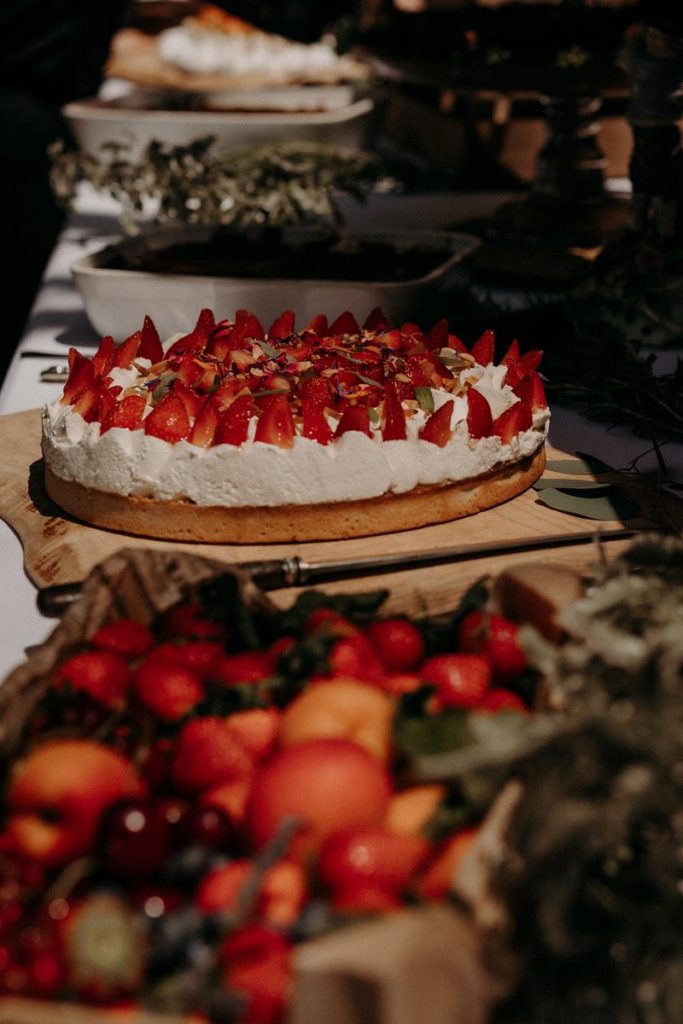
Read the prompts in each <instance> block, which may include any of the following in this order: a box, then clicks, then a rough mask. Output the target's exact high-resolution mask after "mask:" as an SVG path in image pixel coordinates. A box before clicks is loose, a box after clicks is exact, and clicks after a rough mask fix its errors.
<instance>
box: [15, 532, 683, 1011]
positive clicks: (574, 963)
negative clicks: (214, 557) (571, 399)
mask: <svg viewBox="0 0 683 1024" xmlns="http://www.w3.org/2000/svg"><path fill="white" fill-rule="evenodd" d="M682 561H683V553H682V551H681V546H680V543H679V542H676V541H662V540H658V539H657V540H656V539H654V538H644V539H643V540H641V541H640V542H639V543H638V544H636V546H635V547H634V548H633V549H632V550H631V552H629V553H628V554H627V556H625V557H622V558H621V559H620V560H618V562H617V563H615V564H614V565H613V566H611V567H606V566H605V565H603V566H602V568H597V569H596V575H595V578H594V580H593V581H592V583H591V585H590V587H589V589H588V591H586V584H585V581H584V580H583V579H582V578H581V577H580V576H579V575H578V574H576V573H573V572H571V571H569V570H563V569H562V568H561V567H560V568H559V569H558V568H553V567H549V566H547V565H546V566H536V567H533V568H530V567H528V566H526V567H523V568H522V569H520V570H518V569H516V568H515V567H514V566H513V567H510V568H509V570H508V571H507V572H506V573H504V574H503V575H502V576H501V577H499V579H498V580H496V581H494V582H493V583H490V584H484V583H482V584H480V585H479V586H478V587H477V588H475V589H474V590H472V591H471V592H469V593H468V595H467V596H466V598H465V599H464V600H463V601H461V602H459V603H458V604H457V606H456V607H453V608H452V609H451V611H450V612H449V613H448V614H446V615H444V616H439V617H438V618H435V619H424V618H422V617H420V615H419V614H418V613H417V612H416V609H415V607H412V608H411V609H410V614H402V615H391V616H382V613H381V604H382V600H383V597H384V596H385V595H384V594H382V593H380V592H366V593H365V594H364V595H362V596H358V595H356V596H354V597H349V596H348V595H347V596H345V597H339V596H337V597H330V596H329V595H325V594H323V593H321V592H316V591H307V592H304V594H303V595H301V596H300V597H299V598H298V599H297V600H296V602H295V603H294V604H293V605H290V606H289V607H288V608H286V609H284V610H282V609H278V608H277V607H276V606H275V605H274V604H273V603H272V602H271V599H270V597H269V596H268V595H267V594H265V593H263V592H262V591H260V590H259V589H258V588H257V587H256V586H255V585H254V583H253V582H252V580H251V579H250V577H249V576H248V575H247V574H245V573H243V572H242V573H240V572H226V571H225V567H224V566H217V565H216V564H215V563H211V562H209V561H206V560H203V559H199V558H196V557H193V556H185V555H179V554H177V553H168V552H167V553H153V552H134V553H127V554H121V555H117V556H115V557H114V558H112V559H110V560H109V561H108V562H105V563H103V564H102V565H101V566H100V567H98V570H97V571H96V572H95V573H93V574H92V576H91V577H90V578H89V579H88V581H86V584H85V589H84V593H83V596H82V599H81V600H80V601H79V602H78V603H77V604H76V605H74V606H72V608H70V609H69V611H68V612H67V613H66V615H65V617H64V619H63V620H62V622H61V623H60V625H59V627H58V628H57V630H56V631H55V633H54V634H53V635H52V637H51V638H50V639H49V640H48V641H47V643H46V644H45V645H43V647H41V648H40V649H38V650H37V651H36V652H35V653H34V654H33V655H32V656H31V658H30V659H29V661H28V662H27V663H26V664H25V665H24V666H21V667H20V668H19V669H17V670H16V671H15V672H14V673H13V674H12V675H11V676H10V677H9V678H8V679H7V680H6V681H5V683H4V684H3V686H2V689H0V711H1V712H2V714H1V715H0V721H1V723H2V725H1V727H0V749H1V750H2V754H3V763H4V764H5V766H6V767H5V769H4V773H3V780H2V786H3V817H2V823H1V832H0V864H1V866H2V896H3V903H2V918H1V922H2V943H1V944H0V951H1V955H2V957H3V971H2V974H0V986H1V987H2V998H1V999H0V1020H2V1021H3V1022H4V1021H5V1020H7V1021H28V1020H37V1019H38V1018H40V1019H41V1020H45V1021H50V1022H51V1021H52V1020H53V1019H54V1020H55V1021H56V1020H67V1021H70V1020H71V1019H72V1018H71V1016H70V1013H73V1020H74V1021H75V1020H79V1021H80V1020H82V1021H84V1022H90V1021H92V1022H94V1021H103V1020H108V1019H110V1014H111V1019H112V1020H116V1019H121V1014H123V1015H124V1019H132V1020H136V1019H138V1017H137V1016H136V1015H137V1014H143V1012H144V1013H145V1014H150V1015H151V1016H149V1017H148V1016H145V1017H144V1019H145V1020H157V1019H159V1020H161V1021H163V1020H164V1019H168V1017H166V1018H164V1015H166V1014H169V1013H170V1014H174V1015H175V1017H174V1018H172V1019H176V1020H177V1019H179V1018H180V1017H183V1016H184V1015H186V1016H187V1015H193V1016H192V1017H191V1019H193V1020H195V1019H196V1020H204V1021H212V1022H217V1024H218V1022H221V1024H222V1022H227V1021H234V1022H240V1021H244V1022H249V1024H261V1022H264V1024H265V1022H268V1024H276V1022H278V1021H280V1020H285V1019H286V1020H288V1021H293V1022H296V1024H299V1022H300V1024H308V1022H312V1021H314V1020H316V1019H317V1013H319V1008H320V1006H321V1005H323V1002H324V1005H325V1006H326V1008H327V1007H328V1005H329V1008H330V1019H331V1020H333V1021H334V1022H335V1024H337V1022H341V1021H348V1020H355V1019H359V1020H360V1019H363V1020H364V1021H375V1020H377V1021H379V1020H381V1021H391V1022H393V1021H402V1020H404V1019H405V1018H404V1016H402V1015H401V1010H400V1009H399V1004H400V1003H401V1001H402V1000H403V999H407V1000H408V1003H409V1004H410V1005H412V1007H413V1019H414V1020H418V1021H422V1020H424V1021H425V1024H427V1021H432V1020H434V1019H435V1017H434V1015H433V1014H434V1013H435V1012H437V1011H438V1010H439V1009H444V1008H446V1010H447V1012H448V1014H449V1016H448V1020H452V1021H453V1022H454V1024H460V1022H462V1024H465V1022H467V1024H471V1022H473V1021H477V1022H479V1021H486V1020H488V1019H489V1013H490V1011H491V1008H492V1007H493V1005H494V1004H495V1003H497V1002H500V1001H501V1000H506V999H507V998H508V997H509V995H510V993H512V992H514V991H515V990H517V996H516V997H515V998H517V999H520V998H521V999H522V1000H524V998H525V991H526V990H525V987H524V984H525V983H524V981H523V980H522V982H521V988H520V978H522V979H524V978H525V977H528V978H530V979H531V981H532V982H533V985H534V992H535V993H536V995H537V997H538V1000H539V1006H542V1007H543V1008H544V1012H546V1011H548V1010H549V1009H550V1007H551V1005H552V1000H553V999H555V1000H557V998H558V993H560V992H562V993H563V995H564V997H565V998H566V999H567V1001H568V1002H567V1007H566V1008H567V1012H568V1015H567V1016H566V1017H565V1018H563V1019H566V1020H567V1021H572V1022H573V1021H575V1020H576V1021H579V1020H582V1019H585V1018H582V1017H581V1016H580V1015H578V1016H577V1015H576V1014H575V1011H576V1013H579V1014H580V1007H581V1005H583V1000H585V999H586V998H587V997H589V996H590V994H591V992H592V995H593V998H595V992H596V990H597V991H600V992H601V993H602V994H603V995H604V996H605V998H610V999H615V1000H617V999H618V1000H623V999H625V1000H626V1002H625V1003H624V1004H623V1006H622V1003H620V1002H614V1003H610V1006H611V1007H614V1008H615V1010H616V1012H618V1013H619V1014H620V1015H619V1016H613V1017H610V1018H607V1017H604V1016H602V1017H601V1016H599V1015H596V1016H594V1017H593V1018H591V1019H594V1020H596V1021H603V1020H607V1019H609V1020H619V1021H620V1022H621V1021H622V1020H624V1021H626V1020H628V1019H633V1018H629V1017H628V1016H625V1015H624V1014H623V1013H622V1012H621V1011H622V1009H624V1007H625V1009H626V1010H628V1009H629V1007H630V1006H631V1004H630V1002H629V1000H630V999H634V998H635V996H634V995H633V992H632V991H631V988H630V987H629V985H630V982H629V981H628V980H627V979H628V976H629V968H628V965H629V964H630V965H631V966H632V968H633V970H634V972H635V973H634V977H635V978H636V979H640V981H641V985H642V984H643V979H645V980H648V979H650V981H649V983H650V984H651V986H652V989H651V990H655V985H658V986H659V987H660V989H662V990H663V991H664V993H665V994H666V992H668V989H669V988H670V987H671V985H672V984H673V981H672V980H671V978H669V977H668V975H666V974H664V976H663V977H661V976H659V975H658V974H657V971H658V970H660V969H661V968H662V962H663V958H665V956H673V954H674V953H675V952H676V950H677V948H678V947H677V946H674V947H673V951H672V947H671V943H670V936H669V932H668V930H667V928H668V926H667V924H666V920H664V919H661V920H660V919H659V918H657V921H658V923H657V925H655V924H654V921H651V923H650V927H649V928H648V933H647V949H646V950H644V949H643V938H644V937H643V935H642V927H641V928H640V931H638V930H637V929H635V924H634V918H635V919H636V920H637V918H638V914H639V913H642V912H643V908H644V907H645V906H651V907H652V908H653V910H652V912H653V913H654V912H655V910H657V911H659V910H661V909H662V906H663V905H664V904H666V903H667V902H668V901H671V914H673V918H672V921H673V920H674V919H675V915H676V913H677V912H678V911H677V909H676V908H678V909H680V899H681V897H680V891H679V892H678V893H676V877H677V874H676V872H675V871H674V872H673V874H671V873H670V872H669V870H668V867H667V865H668V864H669V863H670V860H669V858H670V857H671V856H675V846H676V842H677V840H676V835H677V832H676V826H675V821H674V818H675V815H674V816H673V817H667V815H673V811H672V810H671V807H672V801H674V798H676V794H677V793H678V790H679V788H680V783H679V782H676V780H675V778H673V777H671V776H669V781H668V782H667V783H666V785H664V783H663V778H664V773H665V771H666V770H667V769H668V768H670V767H671V759H672V758H674V757H676V756H678V755H677V754H676V750H677V749H678V747H676V745H675V744H674V747H673V748H672V747H671V743H670V740H671V738H672V736H671V732H672V729H673V727H674V724H675V722H676V721H678V717H676V716H677V715H678V716H679V712H677V711H676V708H677V703H676V701H677V698H676V697H675V696H674V695H673V694H672V692H671V688H670V686H669V684H668V682H667V680H670V679H671V678H672V672H673V673H674V674H675V672H676V668H675V664H674V657H675V649H676V643H675V639H674V638H673V636H672V633H671V625H672V616H673V618H675V606H676V601H677V599H678V595H679V592H680V586H681V583H680V565H681V563H682ZM456 574H457V567H456V568H455V570H454V575H456ZM644 592H647V593H649V594H650V595H651V600H650V601H649V602H645V600H644V598H643V593H644ZM646 605H647V611H646ZM519 620H522V621H521V622H520V621H519ZM638 634H640V636H638ZM606 636H609V637H610V640H611V644H610V645H609V646H608V648H607V649H603V650H600V647H599V645H600V643H601V642H603V643H604V640H605V637H606ZM617 666H619V667H618V668H617ZM645 678H649V679H650V690H649V693H648V694H647V695H644V693H643V690H642V683H643V680H644V679H645ZM648 705H649V708H650V710H649V711H648ZM629 709H630V710H631V712H632V715H631V717H632V718H633V717H634V715H635V717H637V719H638V724H637V726H635V727H633V728H632V727H631V724H630V720H629V716H628V715H627V714H626V712H627V711H628V710H629ZM663 710H666V712H667V715H668V716H673V717H672V718H671V719H670V721H671V726H669V725H668V724H663V723H668V722H669V718H668V717H666V718H663V719H661V718H659V717H658V716H659V714H660V713H661V712H662V711H663ZM655 725H656V728H657V729H658V730H659V732H660V738H659V740H657V741H655V740H653V729H654V728H655ZM596 744H597V746H596ZM678 746H680V741H679V743H678ZM570 750H574V751H575V752H576V758H577V759H576V760H575V759H574V757H573V756H572V755H571V754H569V753H568V752H569V751H570ZM342 778H343V780H344V785H343V786H340V779H342ZM596 786H599V788H598V789H596ZM655 792H657V793H658V796H657V803H656V808H655V810H654V811H652V804H651V803H650V801H651V800H652V799H653V795H654V793H655ZM619 793H620V794H621V803H620V804H618V806H616V807H615V805H614V803H613V801H614V798H615V797H616V796H617V795H618V794H619ZM679 795H680V794H679ZM676 799H677V798H676ZM605 801H607V802H605ZM610 801H611V802H610ZM644 802H645V803H644ZM572 806H573V807H574V808H575V810H576V809H578V808H581V809H582V810H581V813H580V814H579V815H578V816H577V815H576V814H575V816H574V818H572V817H571V816H569V818H567V812H568V810H569V808H570V807H572ZM676 806H678V805H677V804H676ZM608 807H611V808H612V815H611V817H609V820H605V821H603V823H602V824H601V823H600V822H601V819H602V818H604V817H605V815H606V813H607V812H606V808H608ZM651 811H652V813H654V814H655V815H656V817H657V820H658V822H659V829H658V831H657V832H652V829H651V826H650V825H649V824H648V821H649V819H650V817H651ZM665 823H670V824H671V825H672V831H671V832H670V833H669V832H668V831H667V830H666V828H665ZM586 830H588V834H590V835H591V836H592V840H591V842H590V843H589V844H588V846H590V847H591V849H590V850H589V849H588V847H586V848H585V852H582V850H584V847H583V846H582V845H579V846H575V845H573V844H576V843H577V842H580V843H583V842H584V841H585V831H586ZM534 835H537V836H538V841H539V842H541V843H542V846H539V845H538V843H535V842H534ZM582 837H583V838H582ZM620 850H621V854H619V851H620ZM627 854H628V857H627ZM619 855H621V856H622V857H627V859H626V860H625V861H624V864H625V865H626V864H627V863H628V864H629V867H628V868H626V867H624V868H623V869H621V868H619V867H616V868H614V867H613V868H611V869H610V868H609V863H610V858H611V857H614V856H617V857H618V856H619ZM567 856H571V858H572V863H573V864H574V870H575V872H576V875H575V876H574V875H571V876H568V875H567V871H566V865H567V861H566V859H565V858H566V857H567ZM596 857H597V858H598V861H597V863H596V860H595V858H596ZM631 858H632V859H631ZM653 858H654V859H653ZM581 879H584V881H585V884H586V886H587V887H586V888H585V890H584V889H583V888H582V887H581V886H582V884H583V883H582V882H581V881H580V880H581ZM636 879H639V880H640V881H639V882H638V883H637V885H636V886H635V887H634V883H635V880H636ZM598 881H599V882H600V883H601V884H600V885H599V886H597V882H598ZM655 881H658V883H659V884H660V889H659V891H658V892H656V893H655V892H654V891H653V890H652V888H651V886H652V885H654V883H655ZM548 886H549V887H550V888H548ZM596 886H597V888H596ZM638 886H641V887H642V888H638ZM567 889H569V890H571V897H572V900H573V901H575V902H572V904H571V905H570V906H569V905H565V904H564V903H563V900H564V899H565V898H566V895H567V894H566V891H565V890H567ZM608 892H609V896H610V898H609V900H607V899H606V894H607V893H608ZM553 900H555V902H553ZM598 908H601V914H602V917H600V918H597V917H596V916H595V915H596V914H597V912H598ZM520 913H522V915H523V916H522V917H521V918H517V919H516V923H515V916H514V915H515V914H520ZM548 914H550V916H548ZM576 914H578V915H579V916H578V917H577V916H576ZM582 915H583V916H582ZM585 915H588V917H586V916H585ZM591 915H592V916H591ZM667 920H668V919H667ZM588 921H592V924H590V925H589V924H588V923H587V922H588ZM522 924H523V927H522ZM558 929H560V931H558ZM625 929H628V930H627V931H625ZM560 935H562V939H561V941H560ZM615 936H616V938H614V937H615ZM628 942H630V946H629V948H628V955H627V957H624V955H623V953H622V947H623V946H624V944H625V943H628ZM558 943H559V944H558ZM373 950H374V952H372V951H373ZM602 957H604V959H601V958H602ZM539 958H540V959H539ZM541 965H543V971H541V969H540V968H541ZM563 971H564V974H563ZM547 972H550V973H552V972H555V977H554V978H553V979H552V980H551V981H549V980H548V977H539V975H544V974H545V973H547ZM667 979H668V980H667ZM667 986H668V988H667ZM674 987H675V986H674ZM657 991H659V989H657ZM520 992H521V996H520ZM392 993H393V1002H392ZM397 993H399V996H400V998H399V1000H398V1002H397V1001H396V994H397ZM528 996H529V992H528V991H526V997H527V998H528ZM373 1000H374V1002H373ZM76 1004H79V1006H78V1010H76V1009H75V1006H76ZM380 1004H381V1005H382V1006H383V1009H382V1010H381V1011H380V1010H379V1009H378V1005H380ZM506 1005H508V1004H506ZM510 1005H513V1006H514V998H513V1003H512V1004H510ZM555 1005H557V1004H556V1003H555ZM373 1006H374V1009H373ZM88 1007H89V1008H90V1009H89V1010H88ZM316 1007H317V1010H316ZM417 1007H420V1008H421V1011H422V1015H421V1013H420V1012H417V1009H416V1008H417ZM577 1007H578V1009H577ZM72 1008H73V1009H72ZM53 1011H54V1013H53ZM570 1011H571V1014H574V1015H571V1014H570ZM503 1013H505V1010H503ZM65 1014H66V1016H65ZM155 1015H159V1016H158V1017H157V1016H155ZM140 1019H142V1016H141V1017H140ZM188 1019H190V1017H189V1016H188ZM500 1019H501V1020H505V1021H506V1024H507V1021H512V1020H515V1019H519V1018H517V1017H514V1015H513V1016H508V1017H505V1016H504V1015H503V1017H501V1018H500ZM526 1019H529V1020H531V1021H539V1022H540V1021H541V1020H547V1019H548V1017H547V1016H546V1017H542V1016H534V1015H531V1014H530V1015H529V1016H528V1017H527V1018H526Z"/></svg>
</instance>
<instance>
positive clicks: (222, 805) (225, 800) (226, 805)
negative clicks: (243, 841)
mask: <svg viewBox="0 0 683 1024" xmlns="http://www.w3.org/2000/svg"><path fill="white" fill-rule="evenodd" d="M250 791H251V779H233V780H232V781H230V782H221V783H219V784H218V785H217V786H212V788H211V789H205V790H204V792H203V793H202V795H201V797H200V803H201V805H202V807H218V808H219V809H220V810H221V811H223V813H224V814H226V815H227V817H228V818H229V819H230V821H231V822H232V824H233V825H236V826H239V825H242V824H243V823H244V817H245V814H246V810H247V800H248V799H249V793H250Z"/></svg>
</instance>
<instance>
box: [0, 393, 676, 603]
mask: <svg viewBox="0 0 683 1024" xmlns="http://www.w3.org/2000/svg"><path fill="white" fill-rule="evenodd" d="M0 453H1V456H2V462H3V465H4V472H3V474H2V479H1V481H0V517H2V518H3V519H4V520H5V521H6V522H7V523H8V524H9V525H10V526H11V527H12V529H13V530H14V531H15V532H16V534H17V535H18V537H19V539H20V540H21V543H22V545H23V549H24V562H25V568H26V572H27V574H28V576H29V578H30V579H31V580H32V582H33V583H34V584H35V585H36V586H37V587H39V588H42V587H46V586H50V585H52V584H58V583H68V582H73V581H80V580H82V579H83V578H84V577H85V576H86V575H87V573H88V572H89V571H90V570H91V568H92V567H93V566H94V565H95V564H96V563H97V562H100V561H101V560H102V559H103V558H106V557H107V556H108V555H111V554H113V553H114V552H115V551H119V550H121V549H122V548H126V547H127V548H139V547H147V548H156V549H169V548H174V549H180V550H185V551H191V552H193V553H195V554H201V555H205V556H207V557H209V558H214V559H218V560H219V561H223V562H226V563H228V564H239V563H241V562H247V561H254V560H257V559H263V558H268V559H273V558H278V557H283V556H285V555H288V556H292V555H299V556H300V557H301V558H304V559H305V560H306V561H308V562H316V561H321V560H327V559H332V558H360V557H368V556H374V555H378V554H398V553H409V552H415V551H425V550H438V549H440V548H441V549H444V548H449V547H453V546H454V545H459V546H462V545H465V546H467V545H474V544H481V543H492V542H496V543H498V544H500V543H505V542H506V541H512V540H517V539H520V538H534V537H538V536H541V535H553V536H554V535H561V534H568V533H576V532H579V531H585V533H586V540H587V543H586V545H580V546H578V547H571V548H558V549H557V550H556V551H554V550H551V551H545V552H543V553H542V554H541V553H539V552H534V551H531V552H527V553H524V554H519V553H516V554H510V555H507V556H506V555H497V556H496V557H486V558H479V559H476V560H473V561H466V562H463V563H462V564H461V565H460V566H459V570H458V572H457V573H454V571H453V566H451V567H450V569H446V567H437V568H427V569H417V570H411V571H410V573H406V572H402V573H401V572H399V573H396V572H394V573H388V574H386V575H383V576H380V577H374V578H373V580H372V582H371V583H370V586H372V587H374V586H381V587H388V588H389V589H390V590H391V591H392V595H393V594H394V592H396V598H397V600H399V599H400V592H401V591H402V589H405V586H406V578H407V577H409V578H410V579H409V584H410V589H411V592H412V594H413V595H414V594H415V593H417V594H418V595H419V598H418V600H419V601H420V602H422V604H423V606H424V611H425V612H428V613H432V614H433V613H437V612H439V611H442V610H443V609H444V608H447V607H452V606H453V598H454V587H455V589H456V590H457V591H464V590H465V589H466V588H467V587H468V586H469V585H470V584H471V583H472V582H474V581H475V580H476V579H478V578H480V577H481V576H483V575H485V574H487V573H494V574H495V573H497V572H499V571H500V570H501V569H503V568H504V567H505V566H506V564H509V563H510V562H511V561H515V562H520V561H539V560H543V561H545V562H552V561H555V562H561V563H562V564H564V565H572V566H574V567H576V568H579V569H582V570H583V569H585V568H587V567H588V566H589V565H590V564H591V563H592V562H594V561H595V559H596V555H597V551H596V547H595V545H594V544H592V543H591V540H592V538H593V537H595V536H596V535H598V534H599V532H600V530H601V529H605V530H607V529H619V528H620V527H622V526H623V528H624V529H633V528H638V529H640V528H645V529H647V528H651V527H652V526H657V525H662V523H661V515H662V511H661V508H659V507H658V506H657V504H656V502H655V497H654V496H653V495H650V494H649V493H648V492H646V491H645V490H643V489H642V488H641V487H640V485H639V484H638V482H637V481H634V480H632V479H630V478H624V479H623V480H621V479H620V482H622V483H623V484H624V487H625V489H626V490H627V491H628V492H629V496H630V497H632V498H635V499H636V500H637V501H638V503H639V505H640V507H641V508H642V509H643V510H644V515H643V516H642V517H641V518H639V519H637V520H632V521H630V522H628V523H627V524H622V523H620V522H618V521H613V522H604V523H596V522H595V521H593V520H590V519H584V518H581V517H578V516H574V515H568V514H566V513H564V512H557V511H554V510H553V509H550V508H547V507H546V506H544V505H541V504H540V503H539V502H538V501H537V500H536V492H535V491H533V490H528V491H526V492H525V493H524V494H521V495H519V497H517V498H514V499H513V500H512V501H508V502H506V503H505V504H503V505H499V506H497V507H496V508H492V509H488V510H487V511H485V512H479V513H478V514H477V515H475V516H470V517H468V518H465V519H458V520H456V521H454V522H451V523H442V524H439V525H437V526H426V527H423V528H421V529H416V530H410V531H406V532H402V533H393V534H384V535H382V536H376V537H364V538H357V539H353V540H341V541H318V542H312V543H297V544H268V545H240V544H216V545H212V544H181V543H177V542H171V541H156V540H148V539H145V538H139V537H132V536H129V535H126V534H121V533H114V532H109V531H106V530H101V529H98V528H96V527H91V526H87V525H85V524H83V523H80V522H78V521H77V520H75V519H72V518H71V517H69V516H66V515H64V514H63V513H62V512H61V511H60V509H59V508H58V507H57V506H56V505H55V504H54V503H53V502H52V501H51V500H50V499H49V498H48V496H47V495H46V493H45V489H44V485H43V470H42V459H41V453H40V413H39V411H38V410H37V409H35V410H30V411H28V412H20V413H14V414H12V415H9V416H2V417H0ZM548 457H549V458H550V459H569V458H571V456H568V455H565V454H563V453H560V452H557V451H554V450H553V449H548ZM601 479H604V477H601ZM379 500H381V499H379ZM681 508H683V503H680V502H679V501H678V499H675V498H674V499H672V501H671V503H669V504H668V505H667V509H666V511H667V514H668V515H670V516H674V517H675V518H676V520H677V522H678V523H683V514H682V513H681V511H680V510H681ZM624 543H626V542H625V541H621V540H617V541H612V542H610V551H614V552H616V550H617V549H618V547H619V546H620V545H623V544H624ZM454 576H457V582H455V583H454ZM368 587H369V584H368V580H367V578H366V579H361V580H355V581H350V582H349V581H345V582H344V583H342V584H330V585H329V588H330V589H337V590H340V589H341V590H346V591H352V590H363V589H368ZM289 593H290V594H291V591H290V592H289ZM387 607H389V606H387Z"/></svg>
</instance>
